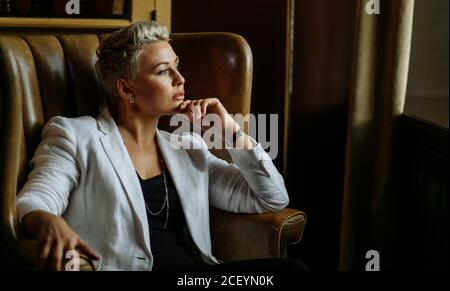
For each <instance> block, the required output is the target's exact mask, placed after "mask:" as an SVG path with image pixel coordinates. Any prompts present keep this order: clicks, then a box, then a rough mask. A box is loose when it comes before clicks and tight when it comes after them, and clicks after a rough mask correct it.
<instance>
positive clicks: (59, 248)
mask: <svg viewBox="0 0 450 291" xmlns="http://www.w3.org/2000/svg"><path fill="white" fill-rule="evenodd" d="M63 253H64V245H63V243H62V242H57V243H56V244H55V246H54V247H53V250H52V256H51V261H50V263H51V264H50V268H51V269H52V270H55V271H61V264H62V260H63V255H64V254H63Z"/></svg>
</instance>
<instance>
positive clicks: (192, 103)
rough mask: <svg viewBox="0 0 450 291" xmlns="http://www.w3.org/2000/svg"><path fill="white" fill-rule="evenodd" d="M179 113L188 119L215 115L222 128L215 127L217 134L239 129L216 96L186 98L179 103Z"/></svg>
mask: <svg viewBox="0 0 450 291" xmlns="http://www.w3.org/2000/svg"><path fill="white" fill-rule="evenodd" d="M180 113H182V114H185V115H186V116H187V117H188V118H189V120H190V121H193V120H197V119H202V118H203V117H205V116H206V115H207V114H215V115H217V116H218V117H219V118H220V120H221V123H222V128H217V130H218V131H219V130H220V132H218V134H222V133H223V132H235V131H237V130H239V129H240V126H239V124H238V123H237V122H236V121H235V120H234V119H233V118H232V117H231V116H230V115H229V114H228V112H227V110H226V109H225V107H224V106H223V105H222V103H221V102H220V100H219V99H217V98H206V99H197V100H186V101H184V102H183V103H181V105H180Z"/></svg>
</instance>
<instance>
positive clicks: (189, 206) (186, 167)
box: [97, 108, 208, 252]
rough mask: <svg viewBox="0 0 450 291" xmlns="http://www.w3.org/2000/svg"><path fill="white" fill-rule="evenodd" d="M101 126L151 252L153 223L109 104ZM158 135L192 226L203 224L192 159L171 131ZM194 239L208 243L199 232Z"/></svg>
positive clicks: (103, 139) (100, 119)
mask: <svg viewBox="0 0 450 291" xmlns="http://www.w3.org/2000/svg"><path fill="white" fill-rule="evenodd" d="M97 127H98V129H99V130H100V131H101V132H102V133H104V135H103V136H101V137H100V141H101V144H102V146H103V149H104V150H105V152H106V154H107V156H108V159H109V161H110V162H111V164H112V165H113V167H114V170H115V172H116V174H117V176H118V177H119V179H120V181H121V184H122V186H123V188H124V190H125V192H126V194H127V196H128V199H129V202H130V204H131V208H132V209H133V211H134V214H135V215H136V216H137V217H138V219H139V222H140V227H141V232H142V234H143V235H144V241H145V244H146V246H147V248H148V251H149V252H150V240H149V227H148V221H147V213H146V209H145V201H144V198H143V194H142V189H141V186H140V183H139V179H138V177H137V175H136V171H135V169H134V166H133V163H132V161H131V158H130V156H129V154H128V151H127V149H126V147H125V144H124V142H123V139H122V136H121V135H120V132H119V129H118V127H117V125H116V123H115V122H114V119H113V118H112V116H111V114H110V112H109V110H108V109H107V108H105V109H104V110H103V111H102V112H101V113H100V114H99V116H98V117H97ZM156 137H157V142H158V145H159V148H160V150H161V153H162V155H163V157H164V160H165V162H166V165H167V168H168V170H169V172H170V174H171V176H172V180H173V182H174V185H175V188H176V190H177V192H178V195H179V198H180V202H181V204H182V208H183V211H184V214H185V217H186V222H187V224H188V227H190V228H191V226H194V227H195V225H198V224H199V222H198V218H199V214H200V213H201V212H200V211H198V210H199V209H198V203H196V195H195V194H196V192H197V191H198V189H199V188H198V185H197V180H196V177H195V174H194V172H193V166H192V162H191V159H190V158H189V156H188V154H187V152H186V150H185V149H182V148H181V149H176V148H175V147H174V146H173V145H171V143H170V133H167V132H162V131H160V130H157V131H156ZM191 232H195V229H192V228H191ZM193 239H194V241H195V242H196V243H197V245H198V246H199V247H200V249H202V247H205V246H206V245H207V244H208V242H206V241H203V240H201V239H200V237H199V236H197V235H194V236H193Z"/></svg>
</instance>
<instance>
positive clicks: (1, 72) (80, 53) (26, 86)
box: [0, 33, 252, 241]
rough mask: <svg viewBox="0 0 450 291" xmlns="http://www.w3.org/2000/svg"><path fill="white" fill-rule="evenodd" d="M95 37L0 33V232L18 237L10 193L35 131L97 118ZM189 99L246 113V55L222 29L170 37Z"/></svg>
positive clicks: (243, 45) (20, 177) (22, 172)
mask: <svg viewBox="0 0 450 291" xmlns="http://www.w3.org/2000/svg"><path fill="white" fill-rule="evenodd" d="M102 37H104V35H96V34H64V33H62V34H45V35H36V34H20V33H17V35H11V34H8V35H6V34H5V35H1V34H0V136H1V141H0V211H1V217H0V219H1V221H0V227H1V228H0V231H1V234H2V235H5V236H7V239H8V240H10V241H12V240H15V239H16V238H17V221H16V213H15V211H16V210H15V209H16V207H15V199H16V193H17V192H18V190H20V188H21V187H22V186H23V184H24V182H25V181H26V178H27V175H28V172H29V169H28V161H30V159H31V158H32V156H33V154H34V151H35V149H36V147H37V145H38V144H39V142H40V134H41V129H42V127H43V125H44V124H45V122H46V121H47V120H48V119H50V118H51V117H53V116H55V115H63V116H69V117H74V116H81V115H91V116H94V117H95V116H97V114H98V113H99V110H100V107H101V104H102V100H103V98H104V94H105V93H104V90H103V89H102V88H101V85H100V82H99V80H98V77H97V75H96V73H95V68H94V64H95V62H96V54H95V51H96V49H97V47H98V44H99V39H101V38H102ZM171 39H172V45H173V47H174V49H175V52H176V53H177V54H178V55H179V57H180V63H181V73H182V74H183V75H184V77H185V78H186V84H185V88H186V95H187V97H188V98H192V99H198V98H208V97H218V98H219V99H221V101H222V103H223V104H224V105H225V107H226V108H227V109H228V111H229V112H230V113H242V114H247V113H248V112H249V110H250V94H251V80H252V55H251V51H250V48H249V46H248V44H247V42H246V41H245V40H244V39H243V38H242V37H240V36H237V35H234V34H229V33H189V34H172V35H171Z"/></svg>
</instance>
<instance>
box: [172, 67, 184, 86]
mask: <svg viewBox="0 0 450 291" xmlns="http://www.w3.org/2000/svg"><path fill="white" fill-rule="evenodd" d="M184 82H185V79H184V77H183V75H181V73H180V72H179V71H177V70H175V75H174V78H173V83H174V86H179V85H183V84H184Z"/></svg>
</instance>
